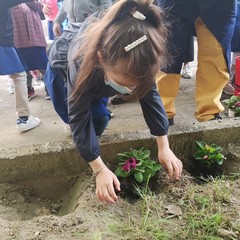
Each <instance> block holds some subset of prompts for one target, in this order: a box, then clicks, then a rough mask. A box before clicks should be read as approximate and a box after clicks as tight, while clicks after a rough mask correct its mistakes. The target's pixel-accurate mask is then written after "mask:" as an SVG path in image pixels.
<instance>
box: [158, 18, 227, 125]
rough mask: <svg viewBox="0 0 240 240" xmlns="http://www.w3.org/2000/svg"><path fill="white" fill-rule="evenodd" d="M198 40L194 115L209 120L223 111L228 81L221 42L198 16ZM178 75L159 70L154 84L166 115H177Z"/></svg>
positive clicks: (169, 116) (201, 119)
mask: <svg viewBox="0 0 240 240" xmlns="http://www.w3.org/2000/svg"><path fill="white" fill-rule="evenodd" d="M195 28H196V33H197V42H198V67H197V73H196V92H195V103H196V110H195V117H196V119H197V120H198V121H200V122H203V121H208V120H210V119H212V118H213V117H214V115H215V114H217V113H220V112H222V111H223V110H224V107H223V105H222V104H221V102H220V98H221V95H222V90H223V88H224V86H225V85H226V84H227V82H228V80H229V73H228V67H227V62H226V59H225V57H224V50H223V48H222V46H221V44H220V43H219V42H218V41H217V39H216V38H215V37H214V36H213V34H212V33H211V32H210V31H209V29H208V28H207V26H206V25H205V24H204V23H203V21H202V20H201V18H198V19H197V20H196V22H195ZM180 78H181V76H180V74H165V73H162V72H161V73H160V74H159V75H158V76H157V79H156V83H157V87H158V91H159V94H160V96H161V98H162V101H163V104H164V107H165V109H166V112H167V115H168V118H172V117H173V116H174V115H175V114H176V109H175V103H174V102H175V98H176V96H177V94H178V90H179V85H180Z"/></svg>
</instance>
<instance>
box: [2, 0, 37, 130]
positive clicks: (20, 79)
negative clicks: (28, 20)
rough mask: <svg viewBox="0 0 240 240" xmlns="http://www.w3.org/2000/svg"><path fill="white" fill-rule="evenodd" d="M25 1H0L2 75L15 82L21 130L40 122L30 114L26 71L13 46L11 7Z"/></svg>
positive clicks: (18, 124) (18, 123)
mask: <svg viewBox="0 0 240 240" xmlns="http://www.w3.org/2000/svg"><path fill="white" fill-rule="evenodd" d="M23 2H27V1H24V0H1V1H0V59H1V61H0V75H7V74H9V75H10V77H11V79H12V80H13V82H14V85H15V94H14V97H15V104H16V114H17V129H18V130H19V131H20V132H24V131H28V130H30V129H33V128H35V127H37V126H38V125H39V124H40V120H39V118H36V117H33V116H32V115H30V110H29V105H28V97H27V88H26V81H27V79H26V73H25V72H24V70H25V69H24V66H23V64H22V62H21V60H20V58H19V56H18V54H17V52H16V51H15V48H14V47H13V25H12V16H11V11H10V8H11V7H13V6H15V5H17V4H20V3H23Z"/></svg>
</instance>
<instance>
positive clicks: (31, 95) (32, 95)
mask: <svg viewBox="0 0 240 240" xmlns="http://www.w3.org/2000/svg"><path fill="white" fill-rule="evenodd" d="M36 96H37V95H36V93H35V90H34V88H33V87H28V100H29V101H30V100H32V99H33V98H35V97H36Z"/></svg>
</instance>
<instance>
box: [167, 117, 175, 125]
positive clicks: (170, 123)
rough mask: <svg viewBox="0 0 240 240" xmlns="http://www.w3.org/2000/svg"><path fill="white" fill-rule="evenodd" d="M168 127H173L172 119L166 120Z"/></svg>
mask: <svg viewBox="0 0 240 240" xmlns="http://www.w3.org/2000/svg"><path fill="white" fill-rule="evenodd" d="M168 125H169V127H170V126H173V125H174V117H172V118H169V119H168Z"/></svg>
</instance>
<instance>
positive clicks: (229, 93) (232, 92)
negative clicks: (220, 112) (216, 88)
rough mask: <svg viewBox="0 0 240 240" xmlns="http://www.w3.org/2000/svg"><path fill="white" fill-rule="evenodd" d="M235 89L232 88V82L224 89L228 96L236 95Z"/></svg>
mask: <svg viewBox="0 0 240 240" xmlns="http://www.w3.org/2000/svg"><path fill="white" fill-rule="evenodd" d="M234 91H235V89H234V87H233V86H232V84H231V82H228V83H227V84H226V85H225V87H224V88H223V92H224V93H225V94H226V95H229V96H231V95H234Z"/></svg>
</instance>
